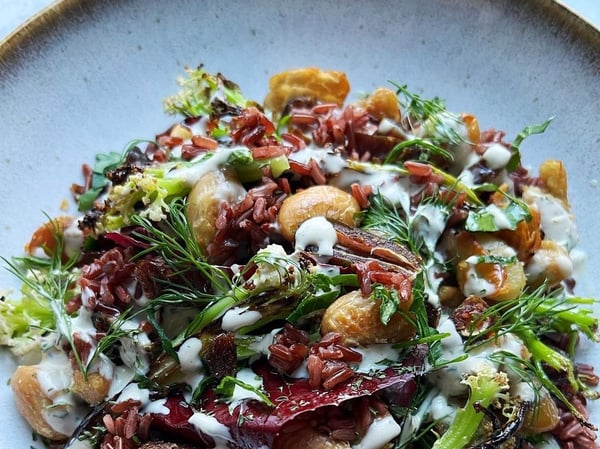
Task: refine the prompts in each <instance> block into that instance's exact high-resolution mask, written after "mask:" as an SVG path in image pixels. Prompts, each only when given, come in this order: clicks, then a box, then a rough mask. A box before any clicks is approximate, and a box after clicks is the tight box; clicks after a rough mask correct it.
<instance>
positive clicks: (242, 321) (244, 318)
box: [221, 307, 262, 332]
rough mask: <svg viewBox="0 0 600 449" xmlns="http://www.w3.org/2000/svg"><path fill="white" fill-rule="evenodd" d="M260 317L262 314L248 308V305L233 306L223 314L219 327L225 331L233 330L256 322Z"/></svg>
mask: <svg viewBox="0 0 600 449" xmlns="http://www.w3.org/2000/svg"><path fill="white" fill-rule="evenodd" d="M261 318H262V314H261V313H260V312H259V311H257V310H250V308H249V307H234V308H233V309H229V310H228V311H227V312H225V315H223V318H222V321H221V328H222V329H223V330H224V331H227V332H234V331H236V330H238V329H241V328H242V327H244V326H250V325H252V324H254V323H256V322H257V321H258V320H260V319H261Z"/></svg>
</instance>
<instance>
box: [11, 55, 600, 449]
mask: <svg viewBox="0 0 600 449" xmlns="http://www.w3.org/2000/svg"><path fill="white" fill-rule="evenodd" d="M179 82H180V92H178V93H177V94H176V95H174V96H172V97H169V98H167V99H165V101H164V106H165V110H166V111H167V112H168V113H170V114H173V115H175V116H177V119H176V120H175V121H176V123H175V124H173V126H171V127H170V128H169V129H167V130H166V131H164V132H161V133H160V134H158V135H156V136H155V137H154V138H153V139H149V140H136V141H133V142H131V143H130V144H128V145H127V147H126V148H125V149H124V150H123V151H121V152H107V153H102V154H98V155H97V156H96V160H95V162H94V163H93V164H91V165H87V164H86V165H84V166H83V175H84V176H83V177H84V182H83V183H82V184H81V185H78V184H74V185H73V186H72V188H71V190H72V193H73V195H74V199H75V201H76V205H77V209H78V213H77V214H73V215H64V216H58V217H46V219H45V220H43V219H41V220H40V222H42V224H41V225H40V227H39V228H38V229H37V230H36V231H35V232H34V234H33V235H32V237H31V239H30V241H29V242H27V244H26V246H25V255H22V256H16V257H12V258H3V261H4V265H5V267H6V268H7V269H8V270H10V271H11V272H12V273H13V274H14V275H15V276H16V277H17V278H18V280H19V281H20V282H21V283H22V288H21V290H20V292H17V293H10V294H8V293H7V294H5V296H2V301H1V302H0V343H1V344H2V345H3V346H5V347H7V348H8V349H10V351H12V353H13V354H14V356H15V357H16V359H17V360H18V362H19V366H18V368H17V369H16V371H15V372H14V374H13V375H12V377H11V379H10V387H11V388H12V390H13V393H14V398H15V403H16V406H17V408H18V410H19V412H20V413H21V414H22V415H23V417H24V418H25V419H26V420H27V422H28V423H29V424H30V426H31V428H32V430H33V432H34V434H35V435H36V438H40V439H42V440H43V441H44V442H45V443H46V444H47V445H48V446H50V447H56V448H59V447H61V448H71V449H73V448H100V449H112V448H143V449H177V448H181V449H184V448H240V449H241V448H276V449H283V448H286V449H295V448H305V447H310V448H318V449H319V448H323V449H325V448H332V449H337V448H340V449H341V448H352V449H383V448H385V449H392V448H393V449H400V448H414V449H417V448H433V449H461V448H477V449H487V448H521V449H531V448H557V447H560V448H569V449H576V448H586V449H590V448H592V449H593V448H596V447H600V445H598V444H596V427H595V425H594V424H593V423H592V422H590V417H589V413H588V411H587V408H586V405H587V403H588V401H590V400H593V399H596V398H597V397H598V392H597V391H596V390H595V388H594V387H596V386H597V385H598V376H597V375H596V374H595V373H594V369H593V367H592V366H589V365H586V364H583V363H581V362H580V361H578V358H577V348H578V346H579V344H580V343H581V342H582V341H584V340H585V342H586V344H589V343H590V342H591V343H594V342H598V340H599V336H598V318H597V317H596V316H595V315H594V306H595V302H596V301H595V300H594V299H593V298H587V297H581V296H578V295H577V294H576V292H575V290H576V289H575V286H576V285H575V284H576V282H575V279H574V277H575V274H574V271H575V270H574V266H575V265H576V264H577V258H578V257H579V256H578V254H580V253H578V252H577V249H576V246H577V230H576V227H575V223H574V217H573V215H572V211H571V209H570V204H569V198H568V189H567V174H566V170H565V167H564V166H563V164H562V163H561V162H560V161H558V160H548V161H546V162H544V163H543V164H542V165H541V166H540V167H539V169H538V170H537V171H536V172H533V171H531V170H528V169H526V168H525V167H524V165H523V163H522V160H521V150H520V145H521V143H522V142H523V140H525V139H529V138H530V137H531V136H533V135H535V134H539V133H543V132H544V131H545V130H546V128H547V127H548V126H549V125H550V124H551V120H552V119H548V120H546V121H544V122H542V123H540V124H536V125H530V126H526V127H525V128H524V129H523V131H522V132H520V133H519V134H518V135H516V136H511V138H510V139H508V138H507V137H506V136H505V133H504V132H502V131H499V130H496V129H488V130H482V129H480V124H479V122H478V120H477V117H476V116H475V115H473V114H470V113H453V112H451V111H448V110H447V109H446V106H445V104H444V102H443V101H442V100H441V99H439V98H437V97H436V98H433V99H424V98H422V97H421V96H420V95H418V94H416V93H414V92H412V91H411V90H409V88H408V87H407V86H405V85H402V84H400V83H395V82H392V83H390V84H389V86H388V87H380V88H377V89H375V90H373V91H372V92H370V93H368V94H366V95H364V96H361V97H360V98H358V99H356V100H355V101H352V102H350V101H348V100H347V97H348V94H349V92H350V84H349V81H348V79H347V77H346V75H345V74H344V73H342V72H337V71H328V70H321V69H317V68H312V67H309V68H300V69H291V70H288V71H285V72H282V73H279V74H276V75H274V76H273V77H272V78H271V80H270V83H269V91H268V94H267V96H266V98H265V100H264V101H263V102H262V103H259V102H257V101H253V100H251V99H248V98H246V97H245V96H244V94H243V92H242V89H241V88H240V87H239V86H238V85H237V84H236V83H234V82H233V81H231V80H229V79H227V78H226V77H225V76H224V75H223V74H220V73H219V74H211V73H209V72H208V71H206V70H205V68H204V67H203V66H200V67H197V68H189V69H186V76H185V77H182V78H181V79H180V80H179Z"/></svg>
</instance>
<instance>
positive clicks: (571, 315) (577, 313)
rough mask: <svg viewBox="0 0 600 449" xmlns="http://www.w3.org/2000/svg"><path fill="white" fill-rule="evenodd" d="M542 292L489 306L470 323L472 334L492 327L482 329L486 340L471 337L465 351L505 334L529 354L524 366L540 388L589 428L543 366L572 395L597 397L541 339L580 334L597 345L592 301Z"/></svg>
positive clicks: (566, 360)
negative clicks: (484, 325)
mask: <svg viewBox="0 0 600 449" xmlns="http://www.w3.org/2000/svg"><path fill="white" fill-rule="evenodd" d="M546 290H547V287H546V286H545V285H542V286H540V287H539V288H537V289H535V290H534V291H532V292H530V293H525V294H523V295H521V296H520V297H519V298H517V299H514V300H509V301H502V302H499V303H497V304H494V305H492V306H490V307H489V308H488V309H486V310H485V311H484V312H483V313H482V314H481V316H479V317H478V318H477V319H475V320H474V321H473V323H471V329H473V330H475V329H477V328H478V325H479V324H480V323H482V322H486V321H491V323H492V324H491V325H490V326H489V327H488V328H487V329H486V336H487V337H485V338H480V337H479V335H477V334H475V333H474V334H473V335H471V336H469V337H467V339H466V341H465V349H466V350H467V351H469V350H472V349H474V348H476V347H479V346H481V345H484V344H486V343H488V342H491V341H493V340H495V339H497V338H500V337H502V336H504V335H507V334H512V335H514V336H516V337H518V338H519V339H520V340H521V341H522V342H523V344H524V346H525V347H526V348H527V351H528V352H529V354H530V361H529V362H528V366H529V367H530V369H531V370H532V371H533V372H534V373H535V376H536V377H537V378H538V379H539V381H540V382H541V384H542V385H543V386H544V387H546V388H547V389H548V390H549V391H551V392H552V393H553V394H555V395H556V396H557V397H558V398H559V399H560V400H561V401H562V402H563V404H564V405H565V406H566V407H567V408H568V409H569V410H570V411H571V412H572V413H573V415H574V416H576V417H577V418H578V419H579V420H580V421H581V422H582V423H583V424H585V425H589V423H587V420H586V419H585V418H584V417H583V416H582V415H581V413H579V412H578V411H577V409H576V408H575V407H574V406H573V404H571V402H570V401H569V400H568V399H567V398H566V396H565V395H564V394H563V393H562V392H561V391H560V389H559V388H558V387H556V385H554V382H553V381H552V380H551V379H550V378H549V377H548V375H547V374H546V371H545V370H544V366H547V367H549V368H551V369H553V370H556V371H557V372H559V373H563V374H564V375H565V376H566V379H567V380H568V382H569V384H570V385H571V387H572V388H573V390H574V391H577V392H581V393H583V394H584V395H585V396H587V397H589V398H597V397H598V393H597V392H594V391H592V390H590V389H589V387H587V386H586V385H585V383H584V382H583V381H582V380H581V379H580V378H579V377H578V375H577V370H576V368H575V365H574V362H573V361H572V360H571V358H569V356H568V355H565V354H564V353H563V352H561V351H559V350H557V349H555V348H553V347H551V346H549V345H548V344H546V343H544V342H543V341H542V337H543V335H545V334H548V333H552V332H558V333H561V334H570V335H575V334H576V333H577V332H581V333H583V334H584V335H586V336H587V337H588V338H590V339H591V340H593V341H596V342H597V341H600V336H599V335H598V333H597V332H598V318H597V317H596V316H594V311H593V305H594V303H595V300H593V299H591V298H581V297H569V296H566V295H565V293H564V292H563V291H561V290H560V289H557V290H556V291H553V292H550V293H548V292H547V291H546Z"/></svg>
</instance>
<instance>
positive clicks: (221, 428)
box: [188, 412, 233, 449]
mask: <svg viewBox="0 0 600 449" xmlns="http://www.w3.org/2000/svg"><path fill="white" fill-rule="evenodd" d="M188 422H189V423H190V424H191V425H193V426H194V428H196V430H198V431H199V432H202V433H204V434H206V435H208V436H210V437H212V438H213V440H214V441H215V449H227V448H228V447H229V446H228V444H227V443H228V442H230V441H233V438H232V437H231V433H230V432H229V429H228V428H227V426H225V425H224V424H221V423H220V422H219V421H217V418H215V417H214V416H211V415H208V414H206V413H203V412H194V414H193V415H192V416H190V418H189V419H188Z"/></svg>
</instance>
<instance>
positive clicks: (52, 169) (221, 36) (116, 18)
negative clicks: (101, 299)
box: [0, 0, 600, 448]
mask: <svg viewBox="0 0 600 449" xmlns="http://www.w3.org/2000/svg"><path fill="white" fill-rule="evenodd" d="M199 63H204V64H205V65H206V67H207V68H208V70H209V71H221V72H223V73H224V74H225V75H226V76H227V77H228V78H230V79H232V80H235V81H236V82H238V83H239V84H240V85H241V86H242V88H243V90H244V91H245V93H246V94H247V96H248V97H250V98H256V99H262V98H263V96H264V95H265V93H266V88H267V80H268V78H269V76H270V75H272V74H273V73H275V72H278V71H281V70H284V69H287V68H290V67H297V66H307V65H316V66H320V67H322V68H328V69H336V70H342V71H345V72H347V73H348V76H349V79H350V82H351V84H352V88H353V92H354V94H355V95H359V94H360V93H361V92H363V91H370V90H372V89H373V87H375V86H378V85H385V84H387V82H388V80H394V81H398V82H402V83H406V84H408V86H409V87H411V88H412V89H413V90H416V91H418V92H420V93H421V94H423V96H426V97H431V96H434V95H437V96H440V97H442V98H445V99H446V101H447V106H448V109H450V110H454V111H469V112H472V113H473V114H475V115H476V116H477V117H478V118H479V122H480V124H481V126H482V128H492V127H495V128H498V129H503V130H505V131H506V133H507V138H508V139H512V138H514V136H515V135H516V134H517V133H518V132H519V131H520V130H521V129H522V128H523V127H525V126H527V125H529V124H533V123H540V122H542V121H544V120H545V119H547V118H548V117H550V116H555V120H554V122H553V123H552V125H551V126H550V128H549V129H548V131H547V132H546V133H545V134H544V135H541V136H536V137H535V138H531V139H528V140H527V141H526V142H525V143H524V144H523V146H522V150H523V151H524V152H525V160H526V162H527V163H528V164H530V165H531V166H533V167H536V166H537V165H538V164H539V163H540V162H541V161H543V160H544V159H547V158H559V159H562V160H564V161H565V163H566V166H567V169H568V172H569V174H570V189H571V200H572V206H573V210H574V212H575V214H576V215H577V219H578V225H579V232H580V234H581V244H580V247H581V248H583V249H585V251H586V252H587V254H588V265H587V268H585V269H587V274H586V276H584V277H583V278H582V280H581V282H580V283H579V285H578V292H579V293H580V294H587V295H594V296H595V297H600V289H599V288H598V285H597V283H596V284H595V283H594V282H593V280H594V279H593V278H594V273H597V267H598V266H600V243H599V241H600V239H598V238H597V222H598V218H599V216H598V209H597V201H596V198H597V197H598V195H599V194H600V190H599V189H598V187H597V179H598V176H599V170H600V120H599V119H598V117H600V100H599V99H600V33H599V32H598V31H597V30H595V29H593V28H592V27H591V26H589V25H586V24H585V23H583V22H582V21H581V20H580V19H578V18H577V17H576V16H573V15H572V14H570V13H569V12H568V11H567V10H565V9H564V8H562V7H561V6H560V5H557V4H555V3H553V2H550V1H547V0H546V1H543V0H530V1H521V2H513V1H512V0H478V1H475V0H472V1H464V0H407V1H403V2H397V1H346V2H337V1H328V0H318V1H298V0H280V1H278V2H272V1H271V0H255V1H251V2H248V1H229V0H223V1H220V2H209V1H197V0H171V1H169V2H165V1H163V0H143V1H142V0H128V1H125V0H123V1H117V0H104V1H99V0H96V1H75V0H65V1H62V2H57V3H55V4H54V5H53V6H51V7H50V8H49V9H47V10H46V11H45V12H44V13H43V14H41V15H40V16H38V17H37V18H35V20H33V21H32V22H30V23H28V24H27V25H26V26H25V27H23V28H21V29H20V30H19V31H18V32H17V33H15V34H13V35H12V36H11V37H10V38H9V39H8V40H6V41H5V42H3V44H2V45H1V46H0V117H1V119H0V173H1V176H2V179H1V181H0V231H1V237H0V253H1V255H3V256H10V255H15V254H20V253H21V251H22V248H23V243H24V242H25V241H26V240H27V238H28V236H29V235H30V234H31V232H32V231H33V230H34V229H35V228H36V227H37V225H38V224H39V223H40V222H41V221H42V220H44V213H47V214H49V215H54V214H57V213H58V212H59V211H60V206H61V202H62V200H63V199H66V198H67V199H68V198H69V187H70V185H71V183H73V182H81V178H80V176H79V173H80V167H81V164H82V163H83V162H92V161H93V159H92V158H93V155H94V154H95V153H96V152H106V151H110V150H115V151H120V150H122V149H123V147H124V146H125V145H126V143H127V142H129V141H130V140H132V139H136V138H152V137H153V136H154V134H155V133H156V132H159V131H162V130H163V129H164V128H165V127H166V126H167V125H168V124H169V123H170V122H171V119H170V118H169V117H167V116H166V115H165V114H164V113H163V111H162V104H161V100H162V98H163V97H165V96H167V95H170V94H172V93H174V92H175V91H176V90H177V86H176V84H175V78H176V76H177V75H179V74H181V73H182V72H183V67H184V65H197V64H199ZM0 286H2V287H14V286H15V283H14V280H12V279H11V278H10V276H9V275H8V273H6V272H2V273H0ZM2 357H3V359H2V363H3V364H2V366H1V367H0V416H2V417H3V419H4V422H3V430H2V432H1V433H0V447H1V448H16V447H29V446H30V445H32V444H33V445H34V446H35V443H32V441H31V433H30V431H29V430H28V428H27V427H26V426H25V424H24V422H23V421H22V419H21V418H20V417H19V416H18V414H17V412H16V410H15V408H14V405H13V401H12V398H11V395H10V391H9V389H8V387H7V386H6V380H7V379H8V377H9V376H10V373H11V371H12V369H13V365H12V361H11V359H10V358H9V357H8V356H7V355H6V354H2ZM595 421H596V422H600V420H598V419H596V420H595ZM9 429H10V430H9Z"/></svg>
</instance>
